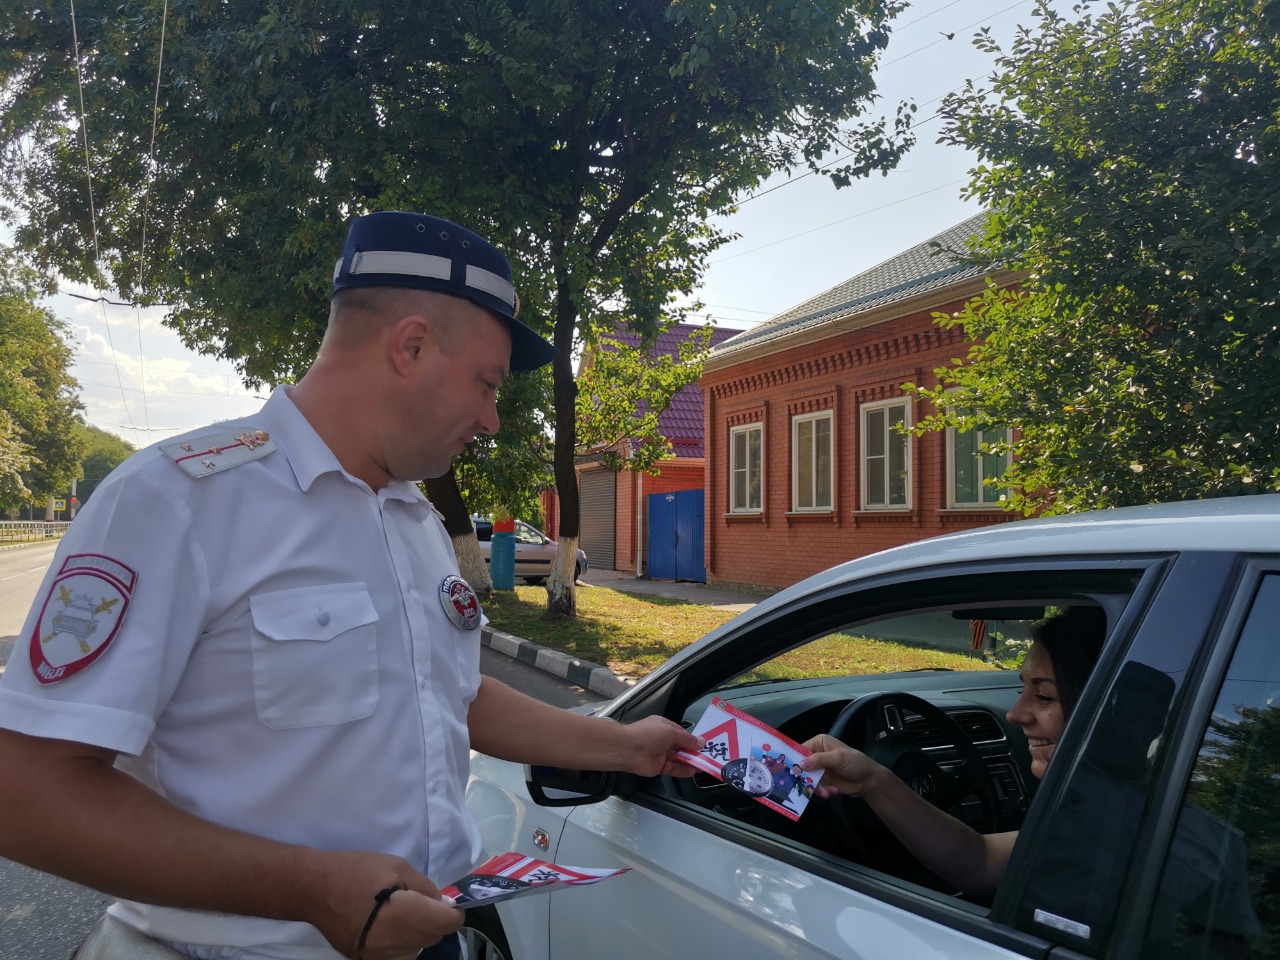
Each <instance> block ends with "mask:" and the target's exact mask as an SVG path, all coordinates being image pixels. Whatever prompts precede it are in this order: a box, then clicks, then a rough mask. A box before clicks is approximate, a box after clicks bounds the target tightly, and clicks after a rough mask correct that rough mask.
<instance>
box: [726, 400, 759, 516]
mask: <svg viewBox="0 0 1280 960" xmlns="http://www.w3.org/2000/svg"><path fill="white" fill-rule="evenodd" d="M753 431H755V432H758V433H759V434H760V464H759V467H758V470H759V473H760V503H759V505H758V506H754V507H753V506H750V504H748V505H746V506H740V505H739V504H737V503H735V501H734V480H735V478H736V474H737V472H738V463H737V453H736V440H737V437H738V435H739V434H748V435H750V434H751V433H752V432H753ZM750 444H751V441H750V440H749V439H748V441H747V451H748V452H747V460H748V463H747V465H746V473H747V484H746V487H747V499H748V500H750V490H751V464H750V459H751V457H750ZM764 459H765V449H764V423H762V422H761V421H756V422H754V423H744V424H740V425H739V426H736V427H730V428H729V513H730V514H733V515H739V516H740V515H759V514H762V513H764V476H765V474H764Z"/></svg>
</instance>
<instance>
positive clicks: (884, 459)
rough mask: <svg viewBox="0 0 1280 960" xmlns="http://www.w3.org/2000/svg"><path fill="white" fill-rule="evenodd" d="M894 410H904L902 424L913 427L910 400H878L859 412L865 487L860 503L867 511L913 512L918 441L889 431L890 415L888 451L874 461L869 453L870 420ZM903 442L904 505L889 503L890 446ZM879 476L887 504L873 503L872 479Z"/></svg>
mask: <svg viewBox="0 0 1280 960" xmlns="http://www.w3.org/2000/svg"><path fill="white" fill-rule="evenodd" d="M894 407H902V408H903V410H904V413H903V419H902V422H903V423H904V424H905V425H906V427H907V428H908V429H910V427H911V426H912V419H911V414H912V408H911V398H910V397H893V398H892V399H889V400H877V401H875V402H874V403H864V404H862V407H861V409H860V410H859V412H858V426H859V429H858V464H859V467H860V469H859V471H858V474H859V477H860V478H861V484H860V486H861V487H862V490H861V497H860V502H861V504H862V509H863V510H910V509H911V487H912V482H911V481H912V470H913V467H912V460H913V459H914V453H915V449H914V444H913V443H912V440H913V439H914V438H913V437H911V436H910V435H909V434H908V435H906V436H901V435H899V434H898V433H897V432H896V431H894V430H891V429H890V428H889V420H888V417H887V416H886V418H885V423H884V434H885V436H884V440H885V443H886V446H885V452H884V454H882V455H877V457H876V460H875V461H874V462H873V461H872V460H871V459H870V456H871V455H870V454H869V453H868V450H867V441H868V439H869V438H870V436H871V428H870V427H868V426H867V420H868V418H869V416H870V415H871V414H874V413H879V412H881V411H888V410H890V409H892V408H894ZM895 442H901V443H903V445H904V449H903V459H904V464H903V466H904V471H903V473H904V476H903V502H902V503H889V502H887V501H888V500H889V489H890V487H891V486H892V485H891V483H890V477H889V462H890V459H889V449H890V448H889V446H888V445H889V444H892V443H895ZM875 473H878V474H879V476H880V479H881V480H882V481H883V485H884V491H885V500H886V502H885V503H871V502H870V493H869V491H870V486H871V480H872V476H873V475H874V474H875Z"/></svg>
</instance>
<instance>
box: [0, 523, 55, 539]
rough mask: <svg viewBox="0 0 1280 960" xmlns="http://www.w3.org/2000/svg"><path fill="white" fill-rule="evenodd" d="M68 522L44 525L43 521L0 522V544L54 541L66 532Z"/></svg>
mask: <svg viewBox="0 0 1280 960" xmlns="http://www.w3.org/2000/svg"><path fill="white" fill-rule="evenodd" d="M69 526H71V521H70V520H63V521H58V522H49V523H45V522H44V521H43V520H0V543H33V542H38V541H40V540H56V539H58V538H59V537H61V536H62V535H63V534H64V533H66V532H67V527H69Z"/></svg>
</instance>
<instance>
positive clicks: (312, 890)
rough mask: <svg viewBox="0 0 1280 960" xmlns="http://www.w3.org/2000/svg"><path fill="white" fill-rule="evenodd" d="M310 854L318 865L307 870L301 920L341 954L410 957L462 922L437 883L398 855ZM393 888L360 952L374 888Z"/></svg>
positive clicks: (379, 959) (385, 959) (362, 958)
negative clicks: (311, 926) (437, 886)
mask: <svg viewBox="0 0 1280 960" xmlns="http://www.w3.org/2000/svg"><path fill="white" fill-rule="evenodd" d="M314 855H315V856H316V857H317V859H316V860H315V861H314V865H315V867H316V868H317V869H315V870H308V871H307V873H308V874H309V876H308V877H307V878H306V882H305V884H304V886H305V887H306V890H307V903H306V905H305V909H304V911H303V912H304V914H305V916H304V917H303V919H306V920H307V921H308V922H310V923H312V924H313V925H315V926H316V927H317V928H318V929H319V930H320V932H321V933H322V934H324V937H325V939H326V940H328V941H329V943H330V945H332V946H333V948H334V949H335V950H337V951H338V952H339V953H340V954H342V955H343V956H344V957H350V958H353V960H413V958H414V957H416V956H417V955H418V951H420V950H421V949H422V948H423V947H429V946H431V945H432V944H435V943H439V942H440V940H441V939H443V938H444V937H445V936H447V935H448V934H450V933H452V932H453V931H455V930H457V929H458V927H460V926H462V911H461V910H458V909H457V908H455V907H454V906H453V905H452V902H451V901H449V900H443V899H441V897H440V891H439V890H438V889H436V885H435V884H434V883H432V882H431V881H430V880H428V879H427V878H426V877H425V876H423V875H422V874H421V873H420V872H419V871H417V870H415V869H414V868H413V867H412V866H411V865H410V864H409V863H408V862H407V861H405V860H403V859H401V858H400V857H394V856H390V855H389V854H384V853H368V852H360V851H343V852H332V853H321V852H320V851H314ZM392 887H399V888H402V889H399V890H397V891H396V892H395V893H392V894H391V895H390V898H389V899H387V900H386V902H385V903H383V905H382V906H381V907H379V908H378V910H377V915H376V916H375V917H374V921H373V924H372V926H370V927H369V932H368V934H367V936H366V937H365V940H364V944H363V950H362V951H359V948H360V946H361V944H360V942H359V940H360V933H361V931H362V930H364V927H365V924H366V923H367V922H368V920H369V917H370V915H371V914H373V912H374V908H375V906H376V905H377V900H376V899H375V898H376V896H377V894H378V892H379V891H381V890H387V889H389V888H392ZM358 951H359V952H358Z"/></svg>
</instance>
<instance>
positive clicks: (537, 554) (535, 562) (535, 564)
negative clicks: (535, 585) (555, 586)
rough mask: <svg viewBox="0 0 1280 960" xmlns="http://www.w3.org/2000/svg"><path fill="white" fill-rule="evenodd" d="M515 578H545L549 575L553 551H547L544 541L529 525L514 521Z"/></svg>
mask: <svg viewBox="0 0 1280 960" xmlns="http://www.w3.org/2000/svg"><path fill="white" fill-rule="evenodd" d="M515 535H516V576H517V577H546V576H550V574H551V564H552V562H553V561H554V560H555V550H554V549H550V550H549V549H547V544H546V539H545V538H544V537H543V536H542V534H541V533H539V532H538V531H537V530H535V529H534V528H533V527H531V526H529V524H527V523H525V522H523V521H520V520H517V521H516V530H515Z"/></svg>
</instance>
